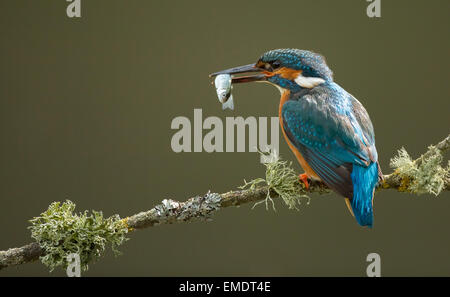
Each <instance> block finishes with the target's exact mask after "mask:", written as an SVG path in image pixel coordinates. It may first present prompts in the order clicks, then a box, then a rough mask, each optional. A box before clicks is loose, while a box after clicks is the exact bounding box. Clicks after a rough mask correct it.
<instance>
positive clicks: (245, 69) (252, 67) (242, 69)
mask: <svg viewBox="0 0 450 297" xmlns="http://www.w3.org/2000/svg"><path fill="white" fill-rule="evenodd" d="M261 71H263V70H262V69H261V68H258V67H256V64H248V65H244V66H239V67H234V68H230V69H226V70H222V71H219V72H215V73H211V74H210V75H209V77H215V76H217V75H219V74H230V75H232V74H239V73H249V72H259V73H260V74H255V75H247V76H238V77H233V78H232V79H231V82H232V83H233V84H236V83H246V82H252V81H264V80H266V76H265V75H264V74H262V73H261Z"/></svg>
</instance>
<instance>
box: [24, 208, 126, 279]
mask: <svg viewBox="0 0 450 297" xmlns="http://www.w3.org/2000/svg"><path fill="white" fill-rule="evenodd" d="M74 210H75V204H74V203H73V202H71V201H69V200H67V201H66V202H64V203H62V204H61V203H60V202H53V203H52V204H51V205H50V206H49V208H48V209H47V210H46V211H45V212H43V213H41V215H40V216H38V217H35V218H33V219H32V220H30V223H31V226H30V227H29V229H30V230H31V237H32V238H33V239H34V240H36V242H37V243H38V244H39V246H40V247H41V249H42V250H43V255H42V256H40V260H41V261H42V263H43V264H45V265H46V266H47V267H48V268H49V269H50V271H53V270H54V269H55V268H56V267H58V266H62V267H64V268H66V267H67V264H68V263H67V256H68V255H69V254H72V253H77V254H78V255H79V256H80V261H81V269H82V270H83V271H86V270H87V269H88V265H89V263H91V262H93V261H95V260H97V259H98V258H99V257H100V256H101V255H102V254H103V252H104V251H105V249H106V247H107V246H108V245H110V246H111V247H112V250H113V252H114V254H116V255H117V254H119V253H120V252H119V251H118V250H117V247H118V246H120V245H121V244H122V243H123V242H125V241H126V240H127V238H126V234H127V232H128V227H127V225H126V224H125V222H124V221H123V220H121V219H120V217H119V216H118V215H114V216H111V217H109V218H104V217H103V214H102V212H99V211H92V213H91V214H90V213H88V212H87V211H85V212H84V213H80V214H76V213H74Z"/></svg>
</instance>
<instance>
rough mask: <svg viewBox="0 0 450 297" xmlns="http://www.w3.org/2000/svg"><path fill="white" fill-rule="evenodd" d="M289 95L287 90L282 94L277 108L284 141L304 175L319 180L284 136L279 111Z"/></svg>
mask: <svg viewBox="0 0 450 297" xmlns="http://www.w3.org/2000/svg"><path fill="white" fill-rule="evenodd" d="M289 94H290V92H289V91H288V90H286V91H284V92H283V94H282V95H281V99H280V105H279V107H278V118H279V119H280V127H281V131H282V132H283V136H284V139H285V140H286V142H287V144H288V146H289V148H290V149H291V151H292V152H293V153H294V155H295V157H296V158H297V160H298V162H299V163H300V166H302V168H303V170H305V173H306V175H308V176H309V177H312V178H315V179H319V180H320V177H319V176H318V175H317V174H316V173H315V172H314V170H312V168H311V166H309V164H308V163H307V162H306V160H305V159H304V158H303V156H302V154H300V152H299V151H298V149H297V148H296V147H295V146H294V145H293V144H292V143H291V141H290V140H289V138H288V137H287V135H286V132H285V131H284V127H283V118H282V114H281V109H282V108H283V104H284V103H286V101H287V100H288V99H289Z"/></svg>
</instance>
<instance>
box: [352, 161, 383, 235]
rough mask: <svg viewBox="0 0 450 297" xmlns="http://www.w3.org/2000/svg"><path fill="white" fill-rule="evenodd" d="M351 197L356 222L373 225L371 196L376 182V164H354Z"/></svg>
mask: <svg viewBox="0 0 450 297" xmlns="http://www.w3.org/2000/svg"><path fill="white" fill-rule="evenodd" d="M351 177H352V182H353V199H352V203H351V205H352V210H353V214H354V215H355V218H356V220H357V221H358V224H360V225H361V226H369V227H372V225H373V208H372V198H373V193H374V189H375V187H376V185H377V183H378V165H377V163H372V164H370V165H369V166H368V167H362V166H359V165H356V164H354V165H353V170H352V174H351Z"/></svg>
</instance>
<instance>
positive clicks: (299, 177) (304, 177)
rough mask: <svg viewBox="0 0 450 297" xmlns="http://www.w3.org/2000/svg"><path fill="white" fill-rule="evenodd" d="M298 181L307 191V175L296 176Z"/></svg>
mask: <svg viewBox="0 0 450 297" xmlns="http://www.w3.org/2000/svg"><path fill="white" fill-rule="evenodd" d="M298 179H299V180H300V181H301V182H302V183H303V184H304V185H305V189H307V190H308V189H309V182H308V175H306V173H302V174H299V175H298Z"/></svg>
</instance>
